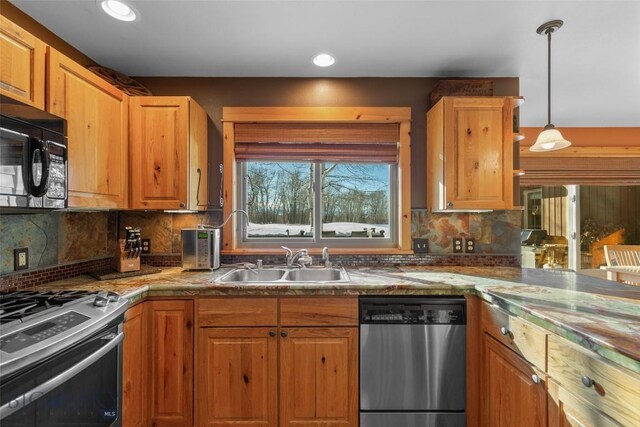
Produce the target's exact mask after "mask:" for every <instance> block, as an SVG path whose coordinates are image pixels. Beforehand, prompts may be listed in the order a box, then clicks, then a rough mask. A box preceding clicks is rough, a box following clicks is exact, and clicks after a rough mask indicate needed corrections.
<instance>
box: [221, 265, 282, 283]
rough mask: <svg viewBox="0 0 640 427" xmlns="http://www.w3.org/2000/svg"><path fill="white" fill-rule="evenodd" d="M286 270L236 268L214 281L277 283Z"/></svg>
mask: <svg viewBox="0 0 640 427" xmlns="http://www.w3.org/2000/svg"><path fill="white" fill-rule="evenodd" d="M286 272H287V270H277V269H262V270H253V271H252V270H249V269H246V268H238V269H235V270H233V271H230V272H229V273H227V274H225V275H224V276H222V277H220V278H219V279H217V280H216V282H220V283H229V282H277V281H278V280H280V279H282V276H284V274H285V273H286Z"/></svg>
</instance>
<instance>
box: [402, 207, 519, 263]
mask: <svg viewBox="0 0 640 427" xmlns="http://www.w3.org/2000/svg"><path fill="white" fill-rule="evenodd" d="M521 216H522V212H521V211H492V212H454V213H430V212H429V211H427V210H426V209H414V210H412V211H411V238H413V239H415V238H425V239H429V252H430V253H432V254H451V253H452V252H453V245H452V239H453V238H454V237H463V238H467V237H471V238H474V239H475V241H476V252H475V253H476V254H514V255H519V254H520V224H521Z"/></svg>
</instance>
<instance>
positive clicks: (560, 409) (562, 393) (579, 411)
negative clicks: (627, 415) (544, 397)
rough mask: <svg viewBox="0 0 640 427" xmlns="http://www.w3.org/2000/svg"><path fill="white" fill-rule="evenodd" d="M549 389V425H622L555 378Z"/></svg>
mask: <svg viewBox="0 0 640 427" xmlns="http://www.w3.org/2000/svg"><path fill="white" fill-rule="evenodd" d="M548 389H549V427H621V426H622V424H618V423H617V422H615V421H614V420H612V419H611V418H609V417H608V416H606V415H605V414H604V413H602V412H601V411H599V410H598V409H597V408H596V407H595V406H593V405H591V404H589V403H588V402H585V401H584V400H582V399H581V398H579V397H578V396H576V395H574V394H573V393H571V392H569V391H567V389H565V388H564V387H562V386H561V385H559V384H558V383H556V382H555V381H553V380H549V382H548Z"/></svg>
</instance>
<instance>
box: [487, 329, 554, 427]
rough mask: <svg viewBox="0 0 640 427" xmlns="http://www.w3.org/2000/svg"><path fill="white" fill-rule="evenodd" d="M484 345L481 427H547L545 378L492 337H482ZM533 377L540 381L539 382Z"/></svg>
mask: <svg viewBox="0 0 640 427" xmlns="http://www.w3.org/2000/svg"><path fill="white" fill-rule="evenodd" d="M482 341H483V342H482V344H483V372H482V378H481V388H482V390H483V391H482V393H481V396H482V397H481V399H482V400H483V404H482V405H483V408H482V412H483V417H482V425H483V426H486V427H513V426H518V427H529V426H530V427H538V426H546V425H547V392H546V390H545V386H544V381H543V380H544V374H542V373H540V372H539V371H537V370H536V368H534V367H533V366H532V365H530V364H529V363H528V362H527V361H526V360H525V359H523V358H522V357H520V356H518V355H517V354H516V353H514V352H513V351H511V350H509V348H507V347H506V346H505V345H504V344H502V343H500V342H499V341H497V340H496V339H494V338H493V337H491V336H490V335H489V334H487V333H483V337H482ZM534 375H536V376H537V378H539V380H537V381H536V380H535V379H534V378H535V377H534Z"/></svg>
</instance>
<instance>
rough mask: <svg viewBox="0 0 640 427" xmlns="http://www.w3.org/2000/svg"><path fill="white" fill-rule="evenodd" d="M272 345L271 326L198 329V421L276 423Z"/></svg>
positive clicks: (237, 425)
mask: <svg viewBox="0 0 640 427" xmlns="http://www.w3.org/2000/svg"><path fill="white" fill-rule="evenodd" d="M277 345H278V340H277V338H276V328H275V327H273V328H201V329H200V332H199V342H198V368H197V369H198V373H197V377H198V383H197V388H198V389H197V402H198V403H197V408H198V409H197V412H198V425H199V426H216V427H224V426H234V427H242V426H251V427H259V426H264V427H267V426H269V427H275V426H276V424H277V410H278V407H277V405H278V403H277V402H278V401H277V396H278V383H277V375H278V372H277V371H278V362H277Z"/></svg>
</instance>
